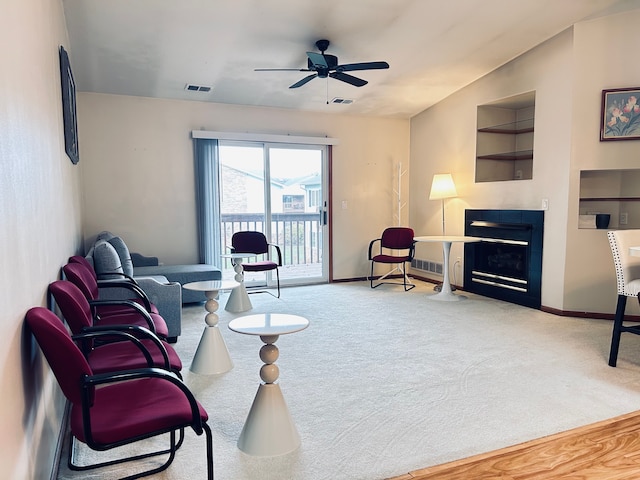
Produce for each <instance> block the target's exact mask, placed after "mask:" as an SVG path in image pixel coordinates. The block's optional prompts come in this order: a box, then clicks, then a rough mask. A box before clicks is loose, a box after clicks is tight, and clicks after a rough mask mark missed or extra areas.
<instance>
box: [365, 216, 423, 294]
mask: <svg viewBox="0 0 640 480" xmlns="http://www.w3.org/2000/svg"><path fill="white" fill-rule="evenodd" d="M414 254H415V241H414V240H413V229H411V228H409V227H389V228H385V230H384V231H383V232H382V237H380V238H376V239H375V240H372V241H371V242H370V243H369V260H370V261H371V275H370V276H369V280H370V282H371V288H376V287H379V286H380V285H382V284H385V283H386V284H391V285H402V286H403V287H404V291H405V292H406V291H407V290H411V289H412V288H413V287H415V285H414V284H412V283H411V280H410V279H409V277H408V276H407V270H406V266H405V264H406V263H407V262H409V263H411V261H412V260H413V256H414ZM376 263H383V264H387V265H393V264H395V265H396V267H395V268H394V269H393V270H391V271H389V272H387V273H385V274H384V275H382V276H381V277H380V278H378V283H377V284H375V285H374V284H373V279H374V278H373V267H374V265H375V264H376ZM395 271H399V272H400V273H401V274H402V282H389V281H383V280H384V279H386V278H387V277H389V275H391V274H392V273H393V272H395Z"/></svg>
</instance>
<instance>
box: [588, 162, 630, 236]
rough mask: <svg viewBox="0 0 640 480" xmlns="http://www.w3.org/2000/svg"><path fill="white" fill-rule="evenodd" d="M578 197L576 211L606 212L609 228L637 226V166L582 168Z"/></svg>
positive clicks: (589, 212) (590, 213) (591, 213)
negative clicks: (629, 167) (630, 167)
mask: <svg viewBox="0 0 640 480" xmlns="http://www.w3.org/2000/svg"><path fill="white" fill-rule="evenodd" d="M578 201H579V208H578V214H579V215H596V214H598V213H605V214H609V215H610V221H609V225H608V228H610V229H629V228H640V169H624V170H623V169H615V170H582V171H581V172H580V196H579V198H578ZM581 218H585V217H581ZM578 228H588V227H584V226H582V224H581V222H580V221H579V222H578ZM591 228H592V227H591Z"/></svg>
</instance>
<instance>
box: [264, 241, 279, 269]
mask: <svg viewBox="0 0 640 480" xmlns="http://www.w3.org/2000/svg"><path fill="white" fill-rule="evenodd" d="M267 245H268V246H269V247H271V248H273V249H274V250H275V252H276V254H277V256H278V261H277V262H276V263H277V264H278V266H279V267H281V266H282V251H281V250H280V247H279V246H278V245H276V244H275V243H267Z"/></svg>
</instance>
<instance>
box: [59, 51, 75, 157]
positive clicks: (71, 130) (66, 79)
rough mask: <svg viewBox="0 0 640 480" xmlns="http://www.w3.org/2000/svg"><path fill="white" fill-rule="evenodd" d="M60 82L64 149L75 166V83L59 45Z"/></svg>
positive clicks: (65, 56) (69, 65)
mask: <svg viewBox="0 0 640 480" xmlns="http://www.w3.org/2000/svg"><path fill="white" fill-rule="evenodd" d="M59 52H60V81H61V83H62V120H63V123H64V149H65V151H66V152H67V155H68V156H69V158H70V159H71V161H72V162H73V163H74V164H75V163H78V160H80V156H79V154H78V120H77V117H76V83H75V81H74V80H73V73H72V72H71V64H70V63H69V55H67V51H66V50H65V49H64V47H63V46H62V45H60V50H59Z"/></svg>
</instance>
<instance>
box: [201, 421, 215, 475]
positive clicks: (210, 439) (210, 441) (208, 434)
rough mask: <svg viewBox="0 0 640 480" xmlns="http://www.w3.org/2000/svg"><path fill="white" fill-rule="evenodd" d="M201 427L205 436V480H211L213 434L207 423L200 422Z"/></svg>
mask: <svg viewBox="0 0 640 480" xmlns="http://www.w3.org/2000/svg"><path fill="white" fill-rule="evenodd" d="M202 429H203V430H204V434H205V437H206V438H207V480H213V434H212V433H211V428H210V427H209V425H208V424H207V423H204V422H203V423H202Z"/></svg>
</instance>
